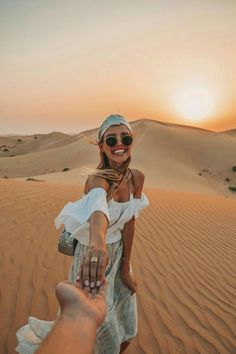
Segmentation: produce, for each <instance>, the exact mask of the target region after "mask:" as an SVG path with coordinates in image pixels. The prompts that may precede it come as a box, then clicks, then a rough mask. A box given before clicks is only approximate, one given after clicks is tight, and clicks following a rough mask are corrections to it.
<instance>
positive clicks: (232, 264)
mask: <svg viewBox="0 0 236 354" xmlns="http://www.w3.org/2000/svg"><path fill="white" fill-rule="evenodd" d="M81 193H82V188H81V187H78V186H75V185H63V184H53V183H48V182H30V181H28V182H26V181H14V180H0V208H1V212H0V225H1V234H0V281H1V287H0V289H1V294H0V313H1V318H0V321H1V322H0V326H1V328H0V332H1V343H0V345H1V346H0V353H2V354H11V353H12V354H13V353H14V350H13V348H14V347H15V345H16V338H15V332H16V330H17V328H19V327H20V326H22V325H23V324H24V323H25V322H26V321H27V317H28V316H29V315H30V314H31V315H33V316H36V317H39V318H41V319H48V320H52V319H54V318H55V316H56V312H57V309H58V308H57V303H56V300H55V296H54V288H55V285H56V284H57V282H58V281H60V280H62V279H65V278H66V277H67V273H68V269H69V265H70V261H71V259H70V257H67V256H63V255H60V254H59V253H58V252H57V234H58V232H57V230H56V229H55V227H54V224H53V220H54V218H55V216H56V215H57V214H58V212H59V210H60V209H61V208H62V206H63V205H64V204H65V203H66V202H68V201H69V200H71V201H73V200H76V199H78V198H79V197H80V196H81ZM146 194H147V195H148V197H149V198H150V202H151V206H150V207H149V208H148V209H146V210H145V211H144V212H143V213H142V216H141V217H140V218H139V219H138V220H137V225H136V235H135V241H134V248H133V254H132V264H133V268H134V272H135V276H136V279H137V281H138V285H139V287H138V313H139V333H138V337H137V338H136V340H135V341H134V342H133V343H132V344H131V346H130V348H129V349H127V351H126V352H127V354H142V353H148V354H152V353H153V354H159V353H163V354H165V353H169V354H175V353H181V354H185V353H186V354H192V353H194V354H196V353H202V354H208V353H219V354H224V353H236V336H235V329H236V295H235V294H236V278H235V274H236V237H235V234H236V217H235V215H236V200H235V199H230V198H224V197H216V196H207V195H203V194H193V193H184V192H171V191H161V190H158V189H148V190H146ZM111 354H112V353H111Z"/></svg>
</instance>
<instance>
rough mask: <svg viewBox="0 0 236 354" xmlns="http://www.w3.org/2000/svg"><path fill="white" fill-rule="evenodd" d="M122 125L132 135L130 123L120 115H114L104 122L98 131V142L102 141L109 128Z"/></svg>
mask: <svg viewBox="0 0 236 354" xmlns="http://www.w3.org/2000/svg"><path fill="white" fill-rule="evenodd" d="M121 124H124V125H125V126H126V127H127V128H128V129H129V131H130V132H131V133H132V128H131V126H130V124H129V122H128V121H127V120H126V119H125V118H124V117H122V116H120V115H119V114H112V115H110V116H109V117H107V118H106V119H105V120H104V121H103V123H102V125H101V126H100V128H99V129H98V136H97V139H98V141H100V140H101V138H102V137H103V135H104V133H105V131H106V130H107V129H108V128H110V127H111V126H113V125H121Z"/></svg>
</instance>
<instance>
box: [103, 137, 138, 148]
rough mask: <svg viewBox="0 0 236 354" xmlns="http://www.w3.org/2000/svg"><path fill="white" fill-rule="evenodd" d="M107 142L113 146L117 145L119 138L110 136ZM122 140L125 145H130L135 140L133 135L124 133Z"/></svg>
mask: <svg viewBox="0 0 236 354" xmlns="http://www.w3.org/2000/svg"><path fill="white" fill-rule="evenodd" d="M105 142H106V144H107V146H109V147H111V146H115V145H117V142H118V139H117V138H116V137H115V136H108V137H107V138H106V139H105ZM121 142H122V144H123V145H125V146H129V145H131V144H132V142H133V137H132V136H131V135H124V136H122V137H121Z"/></svg>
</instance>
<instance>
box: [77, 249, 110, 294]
mask: <svg viewBox="0 0 236 354" xmlns="http://www.w3.org/2000/svg"><path fill="white" fill-rule="evenodd" d="M107 264H108V254H107V249H106V248H98V247H96V246H91V247H89V249H88V252H87V253H86V255H85V256H84V258H83V260H82V262H81V264H80V268H79V271H78V277H77V281H78V285H79V286H80V287H81V288H85V290H87V291H88V292H91V293H92V294H94V293H97V292H98V290H99V288H100V286H101V285H102V284H103V283H104V281H105V271H106V267H107Z"/></svg>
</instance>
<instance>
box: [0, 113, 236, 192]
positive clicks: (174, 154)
mask: <svg viewBox="0 0 236 354" xmlns="http://www.w3.org/2000/svg"><path fill="white" fill-rule="evenodd" d="M132 127H133V130H134V136H135V142H134V150H133V155H132V165H133V166H134V167H136V168H139V169H141V170H142V171H143V172H144V173H145V175H146V186H147V187H151V188H158V189H167V190H177V191H189V192H197V193H207V194H211V195H224V196H230V197H235V195H234V194H233V193H232V192H231V191H229V190H228V187H229V186H230V185H231V186H236V173H234V172H233V171H232V167H233V166H235V165H236V158H235V151H236V140H235V139H234V138H232V136H231V135H228V134H222V133H216V132H211V131H208V130H204V129H199V128H193V127H188V126H181V125H176V124H170V123H161V122H156V121H152V120H144V119H143V120H139V121H136V122H132ZM95 138H96V129H93V130H91V131H86V132H84V133H81V134H78V135H75V136H73V137H70V136H67V135H64V134H61V133H52V134H51V135H50V136H48V135H47V136H45V137H43V136H41V137H39V138H38V142H37V144H38V145H37V148H36V146H35V142H34V141H32V140H35V139H34V136H31V137H28V139H29V140H30V139H31V141H27V142H25V150H24V153H23V152H22V154H21V155H18V156H13V157H1V159H0V177H2V178H4V177H8V178H23V179H25V178H26V177H35V178H39V179H43V180H47V181H50V182H57V181H60V182H63V183H83V182H84V180H85V176H86V175H87V169H88V168H94V167H96V166H97V164H98V157H99V154H98V148H97V146H95V145H93V144H91V143H90V142H89V139H90V140H93V141H95ZM1 139H3V138H1ZM1 139H0V141H1ZM8 139H15V140H16V137H8ZM22 140H24V138H22ZM36 140H37V139H36ZM11 143H12V144H13V143H14V142H13V140H11ZM15 143H16V142H15ZM2 144H3V140H2ZM21 144H22V146H23V144H24V142H22V143H21ZM27 144H28V145H27ZM3 145H4V144H3ZM27 146H28V147H29V148H28V149H27ZM2 154H3V152H2ZM65 168H67V169H69V170H68V171H67V172H66V173H63V172H62V171H63V170H64V169H65Z"/></svg>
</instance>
